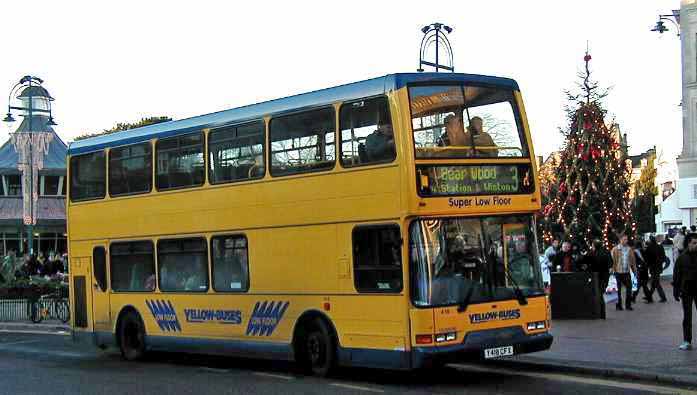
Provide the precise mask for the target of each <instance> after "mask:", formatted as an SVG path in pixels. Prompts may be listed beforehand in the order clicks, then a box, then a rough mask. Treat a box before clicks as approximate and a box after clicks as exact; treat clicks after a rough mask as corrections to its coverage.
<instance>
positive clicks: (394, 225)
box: [351, 222, 404, 295]
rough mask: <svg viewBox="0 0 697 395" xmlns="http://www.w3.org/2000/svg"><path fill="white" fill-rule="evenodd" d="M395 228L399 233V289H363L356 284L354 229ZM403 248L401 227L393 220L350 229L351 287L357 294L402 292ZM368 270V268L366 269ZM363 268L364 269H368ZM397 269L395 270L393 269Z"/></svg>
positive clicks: (394, 293)
mask: <svg viewBox="0 0 697 395" xmlns="http://www.w3.org/2000/svg"><path fill="white" fill-rule="evenodd" d="M389 228H392V229H396V230H397V234H398V235H399V241H400V246H399V272H400V277H399V280H400V287H399V289H386V290H381V289H377V288H371V289H364V288H360V287H359V286H358V272H359V270H357V266H356V254H355V250H354V249H355V246H356V242H355V236H356V231H358V230H370V229H389ZM403 250H404V236H403V235H402V228H401V226H400V225H399V224H398V223H395V222H386V223H379V224H367V225H356V226H354V227H353V229H352V230H351V260H352V263H351V267H352V271H353V287H354V289H355V290H356V292H357V293H359V294H391V295H401V294H402V293H403V292H404V256H403ZM368 270H369V269H368ZM368 270H364V271H368ZM372 270H373V271H375V270H389V269H372ZM394 271H397V270H394Z"/></svg>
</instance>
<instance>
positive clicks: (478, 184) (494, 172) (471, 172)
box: [417, 164, 533, 196]
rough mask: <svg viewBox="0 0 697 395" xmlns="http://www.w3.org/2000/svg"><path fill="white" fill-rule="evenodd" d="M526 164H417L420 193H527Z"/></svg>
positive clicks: (528, 185)
mask: <svg viewBox="0 0 697 395" xmlns="http://www.w3.org/2000/svg"><path fill="white" fill-rule="evenodd" d="M531 180H532V174H531V171H530V166H529V165H517V164H516V165H467V166H418V167H417V183H418V186H419V194H420V195H421V196H454V195H507V194H522V193H531V192H532V191H533V187H532V185H531Z"/></svg>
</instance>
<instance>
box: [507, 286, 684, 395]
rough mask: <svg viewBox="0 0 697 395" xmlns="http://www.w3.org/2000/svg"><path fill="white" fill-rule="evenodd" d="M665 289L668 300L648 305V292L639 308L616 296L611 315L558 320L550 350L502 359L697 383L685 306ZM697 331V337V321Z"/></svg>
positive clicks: (611, 305) (524, 363)
mask: <svg viewBox="0 0 697 395" xmlns="http://www.w3.org/2000/svg"><path fill="white" fill-rule="evenodd" d="M663 288H664V290H665V291H666V294H667V295H669V299H668V302H667V303H657V302H654V303H653V304H646V303H644V302H643V300H641V296H642V295H643V293H642V294H640V296H638V297H637V302H638V303H636V304H635V305H634V306H633V307H634V311H626V310H625V311H616V310H615V304H614V301H610V302H608V304H607V319H606V320H555V321H553V322H552V334H553V335H554V344H552V348H551V349H550V350H547V351H543V352H539V353H535V354H528V355H520V356H516V357H512V358H510V359H506V360H503V361H501V362H502V363H504V364H517V365H526V366H532V367H536V368H548V369H555V370H564V371H575V372H580V373H592V374H602V375H606V376H620V377H627V378H636V379H647V380H658V381H663V382H673V383H682V384H687V385H695V386H697V349H696V350H691V351H682V350H679V349H678V345H679V344H680V343H681V342H682V307H681V304H680V303H679V302H676V301H675V300H674V299H673V297H672V287H671V286H670V285H669V283H666V282H664V283H663ZM654 296H656V295H654ZM693 314H694V316H696V317H697V313H694V312H693ZM694 322H695V323H696V324H697V320H695V321H694ZM693 331H694V332H695V334H694V335H693V337H694V338H695V339H697V325H693ZM693 343H695V345H697V342H695V341H693Z"/></svg>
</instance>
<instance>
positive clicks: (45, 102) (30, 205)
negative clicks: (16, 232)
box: [3, 75, 56, 254]
mask: <svg viewBox="0 0 697 395" xmlns="http://www.w3.org/2000/svg"><path fill="white" fill-rule="evenodd" d="M43 82H44V81H43V80H42V79H41V78H38V77H34V76H30V75H26V76H24V77H22V78H21V79H20V80H19V82H18V83H16V84H15V85H14V86H13V87H12V89H11V90H10V94H9V96H8V99H7V101H8V104H7V115H6V116H5V118H4V119H3V121H4V122H14V121H15V118H14V117H13V116H12V110H16V111H19V112H20V113H19V114H20V116H22V117H23V118H24V120H23V121H22V123H21V124H20V126H19V127H18V128H17V130H16V131H15V132H14V133H11V136H12V137H11V141H12V144H13V145H14V147H15V151H17V158H18V160H17V168H18V169H19V170H20V171H21V172H22V203H23V210H22V221H23V223H24V225H26V226H27V243H28V250H29V253H30V254H33V253H34V225H36V221H37V211H38V210H37V203H38V194H37V192H36V191H37V185H36V183H37V181H38V179H39V170H41V169H43V162H44V156H45V154H46V152H48V145H49V143H50V142H51V139H52V138H53V134H52V133H51V126H55V125H56V123H55V122H54V121H53V114H52V113H51V102H52V101H53V100H54V99H53V97H51V95H50V94H49V93H48V91H47V90H46V88H44V87H43V86H41V84H43ZM13 99H14V100H16V101H19V102H20V105H18V106H13V105H12V101H13ZM46 114H47V115H48V117H47V116H46Z"/></svg>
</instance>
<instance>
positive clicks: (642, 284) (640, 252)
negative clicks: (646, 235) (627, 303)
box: [632, 240, 651, 303]
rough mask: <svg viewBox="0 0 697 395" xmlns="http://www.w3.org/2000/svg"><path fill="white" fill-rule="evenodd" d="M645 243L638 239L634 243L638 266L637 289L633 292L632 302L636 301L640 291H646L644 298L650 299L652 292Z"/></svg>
mask: <svg viewBox="0 0 697 395" xmlns="http://www.w3.org/2000/svg"><path fill="white" fill-rule="evenodd" d="M644 252H645V251H644V245H643V243H642V242H641V241H639V240H637V241H636V242H635V243H634V256H635V258H636V259H635V261H636V267H637V272H636V276H637V289H636V291H634V292H633V293H632V303H636V297H637V295H639V291H644V300H649V296H650V295H651V292H650V290H649V265H648V263H647V261H646V259H645V257H644Z"/></svg>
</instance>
